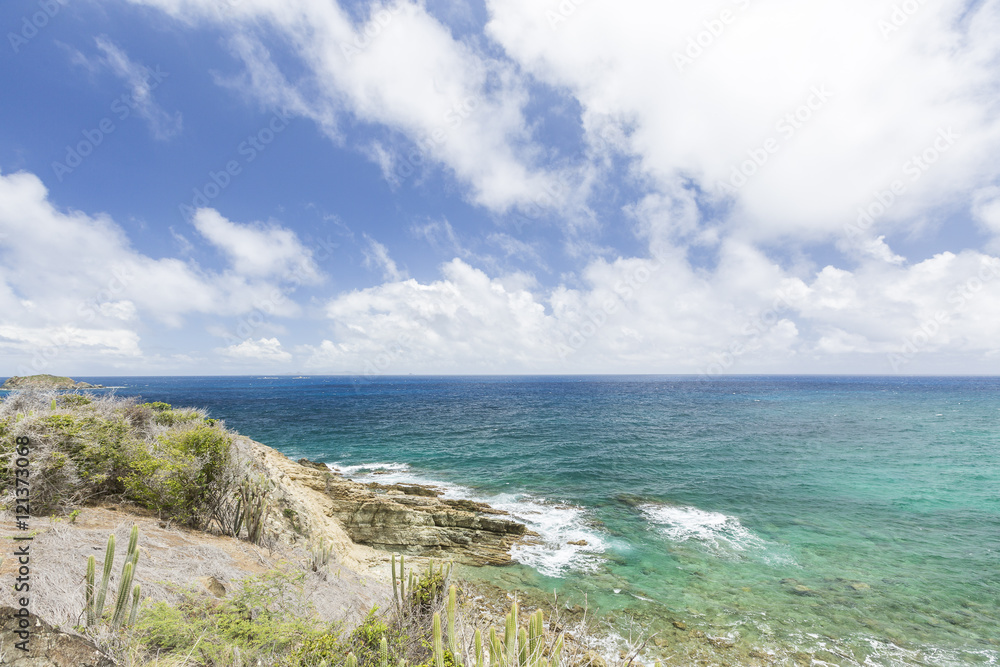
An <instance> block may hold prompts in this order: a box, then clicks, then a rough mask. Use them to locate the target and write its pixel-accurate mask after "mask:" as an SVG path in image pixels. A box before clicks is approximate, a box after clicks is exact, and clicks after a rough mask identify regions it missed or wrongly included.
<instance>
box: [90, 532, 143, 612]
mask: <svg viewBox="0 0 1000 667" xmlns="http://www.w3.org/2000/svg"><path fill="white" fill-rule="evenodd" d="M114 560H115V536H114V534H113V533H112V534H111V535H109V536H108V547H107V550H106V551H105V554H104V572H103V575H102V577H101V583H100V586H95V574H96V573H95V570H96V563H95V562H94V557H93V556H90V557H89V558H88V559H87V576H86V592H85V598H86V601H85V607H84V610H85V612H86V616H87V626H88V627H92V626H95V625H97V624H98V623H101V621H102V620H103V618H104V603H105V601H106V600H107V594H108V583H109V582H110V580H111V568H112V566H113V564H114ZM138 563H139V527H138V526H132V531H131V533H130V534H129V540H128V548H127V550H126V553H125V563H124V565H123V567H122V574H121V578H120V580H119V582H118V594H117V595H116V596H115V597H116V599H115V608H114V612H113V613H112V617H111V629H112V630H117V629H118V628H119V627H121V624H122V622H123V621H124V620H125V613H126V612H127V611H128V608H129V598H130V597H131V599H132V613H131V614H130V615H129V617H128V618H129V625H132V624H133V623H135V617H136V614H137V613H138V608H139V597H140V594H141V588H140V587H139V585H138V584H136V586H135V588H134V589H133V588H132V580H133V578H134V577H135V570H136V567H137V566H138Z"/></svg>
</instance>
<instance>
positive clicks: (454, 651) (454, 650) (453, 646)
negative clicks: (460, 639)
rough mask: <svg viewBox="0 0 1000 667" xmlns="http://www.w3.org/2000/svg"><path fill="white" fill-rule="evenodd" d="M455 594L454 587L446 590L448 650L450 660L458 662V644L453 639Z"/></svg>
mask: <svg viewBox="0 0 1000 667" xmlns="http://www.w3.org/2000/svg"><path fill="white" fill-rule="evenodd" d="M456 597H457V592H456V589H455V586H454V585H453V586H451V587H450V588H449V589H448V607H447V609H448V650H449V651H451V655H452V660H453V661H454V662H456V663H457V662H458V657H457V656H458V644H457V642H456V639H455V606H456Z"/></svg>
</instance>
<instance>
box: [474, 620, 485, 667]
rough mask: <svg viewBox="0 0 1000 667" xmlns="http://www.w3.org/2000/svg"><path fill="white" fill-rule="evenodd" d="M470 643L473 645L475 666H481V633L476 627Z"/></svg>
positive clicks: (482, 658)
mask: <svg viewBox="0 0 1000 667" xmlns="http://www.w3.org/2000/svg"><path fill="white" fill-rule="evenodd" d="M472 643H473V645H474V646H475V657H476V667H483V662H484V657H483V633H482V631H481V630H480V629H479V628H476V634H475V636H474V638H473V640H472Z"/></svg>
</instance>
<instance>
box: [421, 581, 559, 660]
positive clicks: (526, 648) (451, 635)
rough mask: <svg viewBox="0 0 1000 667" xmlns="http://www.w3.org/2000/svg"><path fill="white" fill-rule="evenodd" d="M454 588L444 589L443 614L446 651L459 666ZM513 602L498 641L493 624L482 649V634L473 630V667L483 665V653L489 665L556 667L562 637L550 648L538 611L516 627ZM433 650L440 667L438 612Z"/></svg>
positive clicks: (441, 650)
mask: <svg viewBox="0 0 1000 667" xmlns="http://www.w3.org/2000/svg"><path fill="white" fill-rule="evenodd" d="M455 598H456V589H455V587H454V586H452V587H451V588H450V589H449V591H448V604H447V607H446V614H447V618H448V653H450V654H451V658H452V662H453V663H454V664H455V665H461V664H462V662H461V660H460V656H459V647H458V643H457V635H456V634H455V606H456V602H455ZM517 615H518V609H517V602H514V604H513V605H512V606H511V609H510V612H509V613H508V614H507V618H506V623H505V627H504V637H503V639H502V640H501V639H500V636H499V635H498V634H497V629H496V628H495V627H491V628H490V635H489V639H488V640H487V646H486V650H484V647H483V633H482V631H481V630H480V629H478V628H477V629H476V632H475V636H474V638H473V656H472V658H473V661H474V663H475V667H485V666H486V664H487V659H486V658H487V652H488V653H489V665H490V667H559V660H560V658H561V657H562V650H563V636H562V635H559V637H558V638H556V640H555V643H554V644H553V645H552V647H551V648H549V647H548V645H547V642H546V640H545V617H544V615H543V613H542V611H541V610H539V611H536V612H535V613H533V614H531V615H530V616H529V617H528V626H527V628H524V627H521V628H518V624H517ZM432 633H433V650H434V665H435V667H444V664H445V648H444V641H443V637H442V633H441V614H440V612H435V613H434V620H433V624H432Z"/></svg>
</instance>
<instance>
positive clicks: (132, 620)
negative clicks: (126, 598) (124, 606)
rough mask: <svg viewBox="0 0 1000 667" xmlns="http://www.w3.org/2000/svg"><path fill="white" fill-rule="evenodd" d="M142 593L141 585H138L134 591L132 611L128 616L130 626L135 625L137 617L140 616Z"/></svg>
mask: <svg viewBox="0 0 1000 667" xmlns="http://www.w3.org/2000/svg"><path fill="white" fill-rule="evenodd" d="M141 592H142V589H141V587H140V586H139V584H136V585H135V588H133V589H132V611H131V613H129V615H128V624H129V626H133V625H135V617H136V616H137V615H138V614H139V595H140V593H141Z"/></svg>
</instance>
